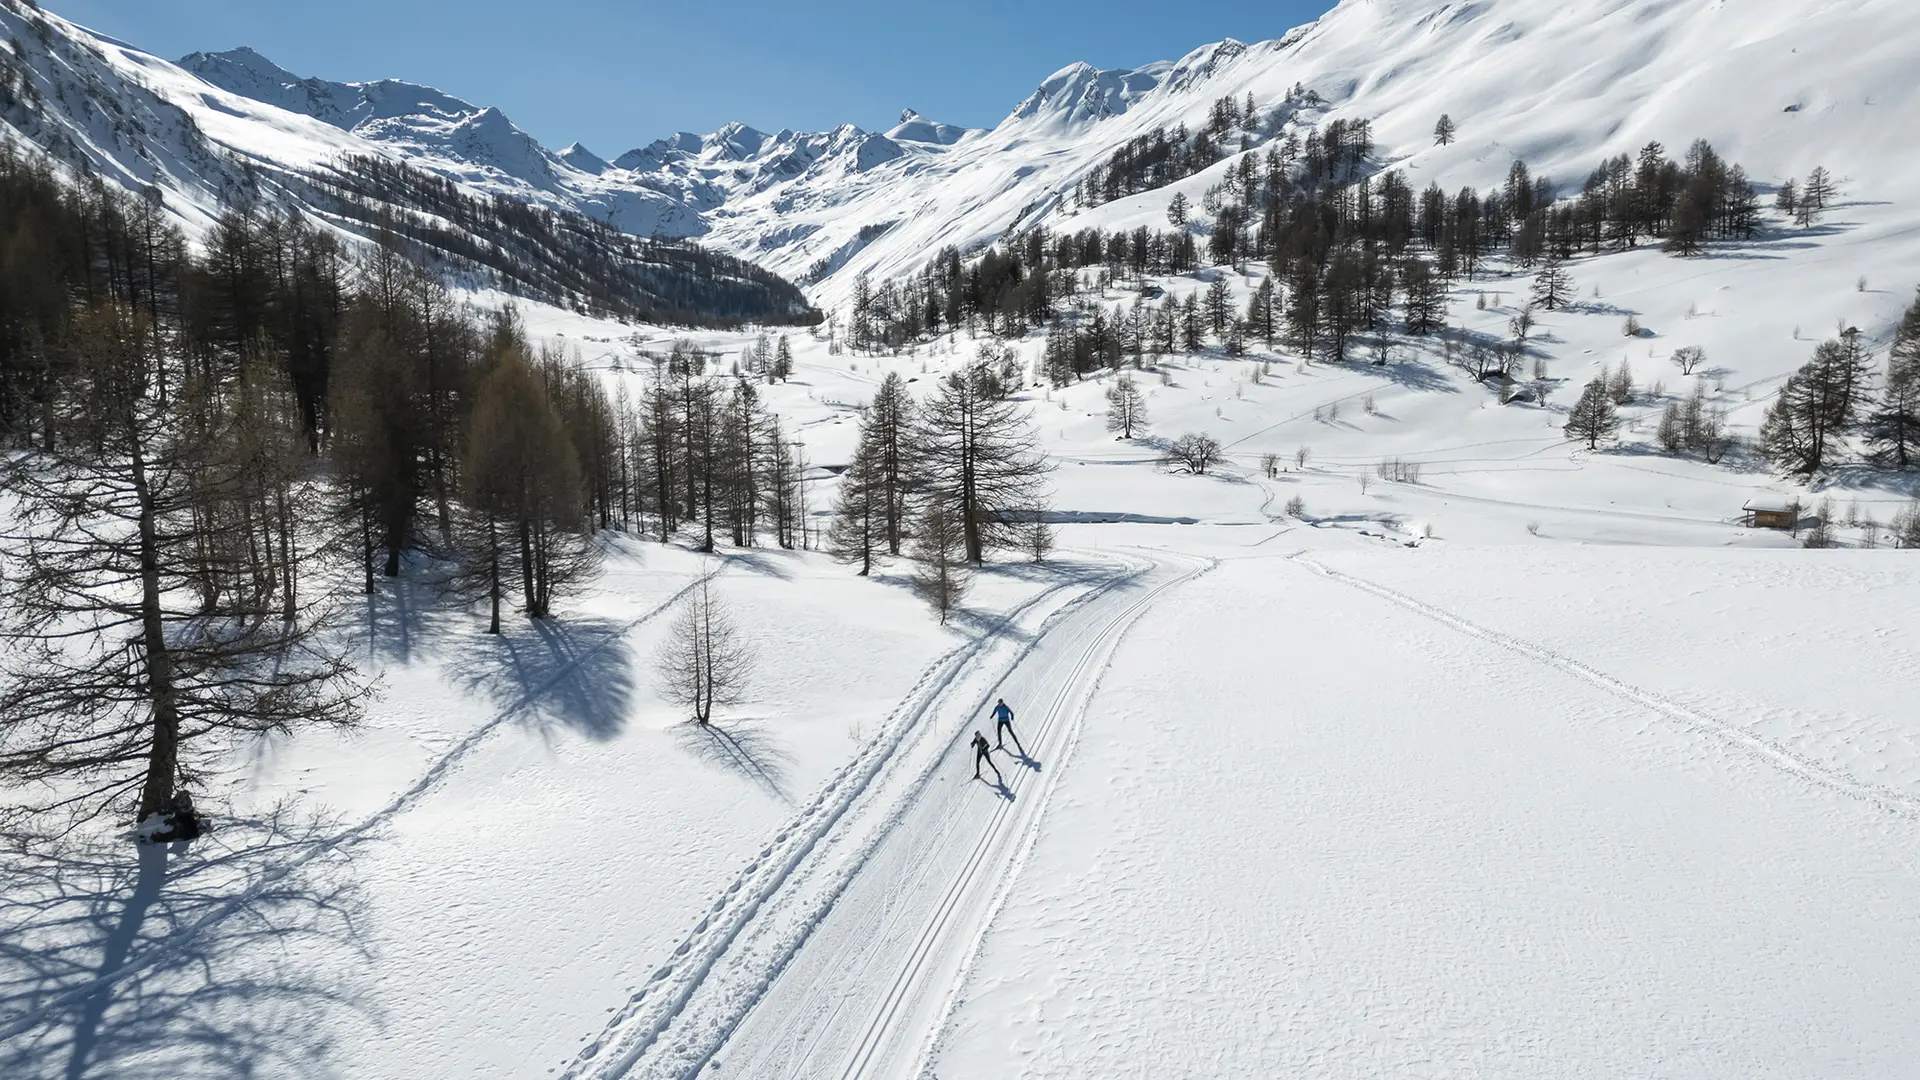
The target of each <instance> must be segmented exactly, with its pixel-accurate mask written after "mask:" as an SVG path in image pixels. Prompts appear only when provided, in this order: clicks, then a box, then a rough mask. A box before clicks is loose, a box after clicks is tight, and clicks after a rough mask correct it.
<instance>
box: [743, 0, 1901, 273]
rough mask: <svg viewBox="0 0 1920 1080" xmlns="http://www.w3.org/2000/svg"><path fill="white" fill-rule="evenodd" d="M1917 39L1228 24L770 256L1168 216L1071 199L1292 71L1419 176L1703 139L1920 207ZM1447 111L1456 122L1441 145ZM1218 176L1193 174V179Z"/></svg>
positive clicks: (1823, 22)
mask: <svg viewBox="0 0 1920 1080" xmlns="http://www.w3.org/2000/svg"><path fill="white" fill-rule="evenodd" d="M1916 41H1920V7H1916V6H1915V5H1912V4H1902V3H1898V2H1889V0H1840V2H1829V0H1769V2H1765V3H1742V4H1726V3H1718V2H1715V0H1681V2H1664V0H1614V2H1612V3H1607V4H1599V5H1592V4H1583V5H1565V4H1561V3H1558V2H1554V0H1480V2H1474V3H1450V4H1443V5H1438V6H1435V5H1432V4H1429V3H1419V2H1413V0H1346V2H1344V3H1342V4H1341V5H1340V6H1339V7H1338V8H1336V9H1335V10H1334V11H1333V12H1331V13H1329V14H1328V15H1326V16H1325V17H1323V18H1322V19H1320V20H1319V21H1318V22H1316V23H1314V24H1312V25H1310V26H1308V27H1304V28H1302V29H1300V30H1298V31H1295V32H1294V33H1292V34H1289V35H1288V36H1287V37H1285V38H1282V39H1280V40H1277V41H1269V42H1264V43H1261V44H1257V45H1249V46H1241V45H1239V44H1238V43H1234V42H1224V43H1221V44H1219V45H1214V46H1209V47H1206V48H1202V49H1199V50H1196V51H1194V52H1193V53H1190V54H1189V55H1188V56H1186V57H1185V58H1183V59H1182V60H1181V61H1179V62H1178V63H1176V64H1174V65H1171V66H1154V67H1150V68H1144V69H1141V70H1140V71H1138V72H1133V73H1126V74H1124V75H1115V74H1113V73H1095V72H1092V71H1090V70H1089V69H1085V68H1083V67H1076V68H1068V69H1066V70H1065V71H1062V72H1061V73H1059V74H1058V75H1056V76H1054V77H1053V78H1052V79H1049V80H1048V82H1047V83H1046V84H1045V85H1044V86H1043V87H1042V89H1041V91H1039V92H1037V93H1036V94H1035V95H1034V97H1032V98H1030V99H1029V100H1028V101H1026V102H1023V103H1022V104H1021V105H1020V106H1019V107H1018V108H1016V109H1015V110H1014V112H1013V113H1012V114H1011V115H1010V116H1009V117H1008V118H1007V119H1006V120H1005V121H1004V122H1003V123H1002V124H1001V125H1000V126H999V127H997V128H995V129H994V130H993V131H992V132H991V133H989V134H987V135H984V136H982V137H980V138H978V139H975V140H971V141H969V142H967V143H965V144H963V145H962V146H961V147H957V148H956V149H955V151H954V152H953V153H952V154H950V155H948V156H947V157H946V158H945V159H943V160H942V161H941V162H940V163H939V165H938V167H937V169H933V170H928V171H927V172H925V173H924V174H923V175H922V176H919V177H916V178H914V179H911V180H908V179H906V178H904V177H902V178H900V179H899V181H898V183H897V185H896V184H894V183H892V182H891V181H893V179H894V178H893V177H892V176H891V175H890V174H887V173H886V172H884V171H883V173H882V174H881V175H878V176H875V177H872V178H869V179H868V180H867V181H866V184H865V186H864V188H863V190H860V191H858V192H853V193H848V194H846V195H844V196H842V197H840V198H839V199H837V200H832V201H829V200H828V199H826V198H824V197H815V198H813V199H812V200H811V201H805V200H800V199H795V198H791V197H790V198H789V201H788V204H787V205H785V206H783V209H784V210H785V215H784V216H785V218H786V219H792V218H794V217H798V218H800V219H802V220H814V221H818V222H819V223H820V225H821V229H820V230H819V231H818V232H816V233H815V234H814V235H812V236H810V237H809V238H808V239H807V240H806V241H803V242H802V243H800V244H797V245H794V246H793V248H792V249H791V250H790V251H782V252H779V253H776V254H773V255H771V256H770V257H769V258H768V259H767V263H768V265H771V266H775V267H779V268H781V269H783V270H784V271H786V272H788V273H800V272H802V269H803V263H804V262H805V261H806V258H807V257H808V256H809V255H815V254H818V252H819V251H820V250H821V249H822V248H824V247H826V246H828V245H830V244H831V243H832V242H833V240H834V239H835V238H837V239H838V240H839V241H840V242H842V243H844V242H846V240H847V239H848V238H850V237H853V236H855V235H857V234H858V232H859V230H860V229H862V228H865V227H869V226H871V225H873V224H875V223H885V222H898V227H897V228H894V229H892V230H890V231H888V232H887V233H886V234H885V235H884V236H882V237H880V238H878V239H875V240H874V241H872V242H871V243H870V244H868V245H866V247H865V249H864V250H863V251H861V252H860V253H859V254H858V255H857V256H854V257H852V258H849V259H848V260H846V261H845V263H844V266H843V269H842V270H841V271H840V272H839V274H838V275H837V276H836V278H835V280H834V281H833V282H832V283H831V284H830V285H829V286H828V287H826V288H822V289H818V290H816V293H817V296H818V297H819V298H820V299H821V300H823V301H825V302H827V303H833V302H835V301H836V300H838V299H840V298H841V297H843V296H844V294H845V290H846V287H847V279H848V276H849V275H850V274H852V273H857V272H859V271H860V270H868V271H870V272H872V273H873V274H874V275H875V276H876V277H887V276H891V275H896V274H900V273H904V272H908V271H911V270H913V269H915V268H916V267H917V266H918V265H920V263H921V262H922V260H924V259H925V258H926V257H927V255H928V253H929V252H930V250H931V249H932V248H934V247H937V246H938V245H941V244H946V243H955V244H958V245H960V246H961V247H962V248H963V249H964V248H966V247H968V246H970V245H977V244H980V243H984V242H987V241H990V240H992V239H994V238H996V237H998V236H999V235H1001V234H1002V233H1003V232H1004V231H1005V230H1008V229H1010V228H1016V229H1017V228H1024V227H1026V226H1029V225H1032V224H1036V223H1043V224H1049V225H1066V224H1068V223H1071V224H1072V225H1073V226H1075V227H1080V226H1084V225H1109V224H1118V223H1120V222H1121V221H1122V220H1124V221H1125V222H1126V223H1128V224H1134V223H1142V222H1144V221H1148V220H1150V221H1153V222H1154V223H1155V224H1161V225H1163V224H1164V217H1163V216H1162V215H1163V211H1164V209H1165V207H1166V203H1167V200H1168V198H1169V197H1170V192H1167V191H1162V192H1158V193H1152V192H1150V193H1147V194H1143V195H1139V196H1135V197H1134V198H1133V199H1131V200H1122V201H1121V202H1120V203H1116V204H1110V205H1109V206H1106V207H1101V208H1099V209H1098V210H1095V211H1091V212H1088V213H1084V214H1079V215H1075V214H1074V213H1072V211H1071V210H1070V209H1069V208H1067V207H1065V206H1064V203H1065V200H1066V197H1067V196H1068V195H1069V194H1070V192H1071V189H1072V187H1073V184H1074V183H1075V181H1076V180H1077V179H1078V178H1079V177H1080V176H1082V175H1084V174H1085V172H1086V171H1087V169H1089V168H1090V167H1091V166H1092V165H1093V164H1095V163H1096V162H1097V161H1099V160H1101V159H1103V158H1104V157H1105V156H1106V155H1107V154H1109V153H1110V152H1111V151H1112V149H1113V148H1114V147H1116V146H1119V145H1121V144H1122V143H1124V142H1125V141H1126V140H1128V139H1130V138H1132V137H1134V136H1136V135H1140V134H1143V133H1145V132H1148V131H1151V130H1152V129H1154V128H1156V127H1161V126H1172V125H1175V124H1179V123H1186V124H1187V125H1189V126H1190V127H1193V128H1198V127H1199V126H1200V125H1201V124H1202V123H1203V122H1204V120H1205V118H1206V114H1207V111H1208V109H1209V107H1210V106H1211V104H1212V102H1213V101H1214V100H1215V99H1217V98H1220V97H1227V96H1231V97H1233V98H1235V99H1236V100H1241V99H1244V98H1245V97H1246V96H1247V95H1248V94H1252V95H1253V97H1254V98H1255V101H1256V103H1257V105H1258V106H1259V107H1260V108H1261V109H1263V110H1267V109H1272V108H1273V107H1274V106H1276V105H1277V104H1279V103H1280V102H1281V101H1282V100H1283V99H1284V97H1285V95H1286V93H1287V91H1288V90H1289V89H1290V88H1291V87H1292V86H1294V85H1295V84H1296V83H1297V84H1301V85H1303V86H1305V87H1306V88H1307V89H1310V90H1313V91H1315V92H1316V93H1318V94H1320V95H1321V96H1322V97H1324V98H1325V99H1326V101H1327V105H1328V108H1327V110H1326V112H1324V113H1322V114H1320V115H1321V116H1336V115H1337V116H1342V117H1346V118H1349V119H1360V118H1367V119H1371V120H1372V121H1373V125H1374V127H1373V130H1374V136H1375V140H1376V143H1377V149H1376V159H1377V160H1378V161H1379V162H1381V163H1383V164H1384V165H1387V166H1391V167H1396V168H1400V169H1403V170H1405V172H1406V173H1407V175H1408V176H1409V178H1410V179H1411V180H1412V182H1413V183H1414V186H1415V187H1416V188H1418V187H1424V186H1426V184H1427V183H1428V182H1437V183H1439V184H1440V185H1441V186H1442V187H1443V188H1446V189H1448V190H1455V189H1457V188H1459V187H1461V186H1466V185H1472V186H1475V187H1477V188H1481V189H1484V188H1486V187H1488V186H1490V185H1493V184H1496V183H1498V182H1499V181H1500V180H1501V179H1503V178H1504V176H1505V175H1506V171H1507V169H1508V167H1509V166H1510V165H1511V164H1512V162H1513V161H1514V160H1516V159H1525V160H1526V161H1527V162H1528V163H1529V165H1530V167H1532V169H1533V172H1534V174H1535V175H1536V176H1539V175H1547V176H1552V177H1555V178H1557V179H1558V180H1559V181H1560V183H1561V184H1562V185H1563V190H1564V189H1565V188H1570V187H1572V186H1573V185H1577V184H1578V183H1579V182H1580V181H1581V180H1583V179H1584V178H1585V177H1586V175H1587V173H1588V172H1590V171H1591V170H1592V169H1593V168H1594V167H1595V166H1597V165H1598V164H1599V163H1600V162H1601V161H1602V160H1603V159H1604V158H1606V157H1608V156H1612V155H1614V154H1619V153H1632V152H1635V151H1637V150H1638V149H1639V148H1640V147H1641V146H1643V145H1644V144H1645V143H1646V142H1648V141H1649V140H1655V139H1657V140H1660V141H1662V142H1664V143H1665V144H1666V145H1667V146H1668V147H1669V148H1670V149H1671V150H1673V151H1674V152H1678V151H1679V150H1680V149H1683V148H1684V147H1685V145H1686V144H1687V143H1688V142H1689V141H1691V140H1692V139H1694V138H1706V139H1708V140H1710V141H1712V142H1713V143H1714V145H1715V146H1716V147H1717V148H1718V149H1719V150H1721V152H1722V153H1723V154H1724V155H1725V156H1727V157H1728V159H1729V160H1733V161H1738V162H1741V163H1742V164H1744V165H1745V166H1746V167H1747V169H1748V171H1749V172H1750V173H1752V174H1753V175H1754V177H1755V178H1756V180H1759V181H1761V182H1762V183H1768V182H1778V181H1781V180H1784V179H1786V178H1787V177H1789V176H1795V175H1799V176H1804V175H1805V174H1806V172H1807V171H1808V170H1809V169H1811V168H1812V167H1814V166H1816V165H1825V166H1826V167H1827V168H1829V169H1830V170H1832V171H1833V172H1834V173H1835V174H1836V175H1837V176H1840V177H1842V178H1843V181H1842V182H1843V185H1844V186H1846V187H1847V188H1848V190H1849V191H1850V193H1851V194H1852V195H1853V196H1854V197H1856V198H1861V199H1875V200H1889V201H1893V202H1896V203H1901V204H1903V205H1907V206H1915V205H1920V165H1917V164H1916V162H1915V161H1914V159H1913V158H1912V156H1911V155H1910V154H1907V153H1905V151H1904V149H1903V148H1904V147H1906V146H1909V145H1912V144H1913V143H1914V141H1915V140H1916V139H1920V83H1917V82H1916V80H1914V79H1913V78H1912V75H1911V71H1912V66H1913V64H1914V63H1915V62H1916V59H1917V57H1916V47H1915V45H1914V42H1916ZM1123 88H1124V89H1123ZM1789 109H1791V110H1792V111H1788V110H1789ZM1443 112H1444V113H1449V114H1451V115H1452V116H1453V117H1454V119H1455V120H1456V121H1457V122H1458V123H1459V125H1460V137H1459V140H1458V141H1457V142H1455V143H1454V144H1453V145H1451V146H1447V147H1437V146H1434V145H1433V141H1434V140H1433V138H1432V130H1433V126H1434V123H1435V121H1436V120H1437V119H1438V117H1439V115H1440V114H1441V113H1443ZM1224 167H1225V166H1224V164H1223V165H1220V166H1216V169H1224ZM1217 179H1218V176H1217V175H1214V176H1212V177H1208V178H1205V179H1201V178H1194V179H1192V180H1190V181H1189V184H1190V185H1191V186H1192V188H1193V190H1192V195H1194V196H1197V195H1198V194H1199V189H1200V188H1202V187H1204V186H1206V184H1207V183H1210V182H1212V181H1213V180H1217ZM883 188H884V189H886V190H885V191H884V192H883V190H882V189H883ZM745 221H746V216H745V215H741V216H739V217H735V218H732V219H730V220H728V221H725V222H721V223H716V226H715V238H716V240H718V241H721V242H731V243H732V244H733V245H734V246H736V247H738V246H741V245H742V244H743V243H744V242H745V238H744V237H742V236H741V231H743V230H744V229H746V228H748V227H749V226H747V225H746V224H745Z"/></svg>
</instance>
